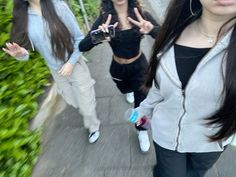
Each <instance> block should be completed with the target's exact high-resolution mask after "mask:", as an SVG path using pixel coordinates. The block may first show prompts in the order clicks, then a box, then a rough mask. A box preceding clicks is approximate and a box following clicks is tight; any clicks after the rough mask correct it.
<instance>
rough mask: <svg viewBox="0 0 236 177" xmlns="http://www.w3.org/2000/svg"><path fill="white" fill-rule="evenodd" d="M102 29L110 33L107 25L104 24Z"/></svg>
mask: <svg viewBox="0 0 236 177" xmlns="http://www.w3.org/2000/svg"><path fill="white" fill-rule="evenodd" d="M102 27H103V29H104V30H105V33H109V30H108V26H107V25H106V24H102Z"/></svg>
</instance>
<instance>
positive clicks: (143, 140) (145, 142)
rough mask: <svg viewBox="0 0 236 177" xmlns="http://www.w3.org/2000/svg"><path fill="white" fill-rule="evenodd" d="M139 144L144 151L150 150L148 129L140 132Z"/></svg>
mask: <svg viewBox="0 0 236 177" xmlns="http://www.w3.org/2000/svg"><path fill="white" fill-rule="evenodd" d="M138 140H139V146H140V149H141V151H142V152H148V150H149V148H150V142H149V137H148V132H147V131H146V130H143V131H139V132H138Z"/></svg>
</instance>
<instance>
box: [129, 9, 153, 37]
mask: <svg viewBox="0 0 236 177" xmlns="http://www.w3.org/2000/svg"><path fill="white" fill-rule="evenodd" d="M134 13H135V15H136V17H137V19H138V21H137V20H134V19H132V18H131V17H128V20H129V21H130V22H131V23H132V24H134V25H136V26H138V27H139V31H140V33H142V34H148V33H149V32H150V31H151V30H152V29H153V27H154V26H153V24H152V23H151V22H150V21H147V20H145V19H144V18H143V17H142V16H141V14H140V13H139V11H138V9H137V8H134Z"/></svg>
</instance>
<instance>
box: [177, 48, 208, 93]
mask: <svg viewBox="0 0 236 177" xmlns="http://www.w3.org/2000/svg"><path fill="white" fill-rule="evenodd" d="M209 50H210V48H192V47H187V46H182V45H178V44H175V45H174V51H175V63H176V68H177V72H178V76H179V79H180V81H181V82H182V89H185V87H186V85H187V83H188V81H189V79H190V77H191V75H192V74H193V72H194V70H195V69H196V67H197V65H198V63H199V62H200V61H201V59H202V58H203V57H204V55H206V53H207V52H208V51H209Z"/></svg>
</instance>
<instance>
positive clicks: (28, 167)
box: [0, 0, 99, 177]
mask: <svg viewBox="0 0 236 177" xmlns="http://www.w3.org/2000/svg"><path fill="white" fill-rule="evenodd" d="M12 2H13V1H9V0H0V47H1V48H2V47H3V46H4V45H5V43H6V42H7V41H9V31H10V27H11V23H10V20H11V13H12ZM68 2H69V5H70V7H71V8H72V10H73V12H74V13H75V15H76V16H77V18H78V21H79V22H80V26H81V27H82V29H85V26H84V25H83V18H82V15H81V10H80V7H79V5H78V4H79V3H78V1H77V0H68ZM84 3H85V8H86V10H87V12H88V16H89V19H90V20H91V21H93V20H92V19H94V18H96V16H97V13H98V9H97V7H98V4H99V0H84ZM1 48H0V177H29V176H30V175H31V173H32V168H33V165H34V164H35V163H36V161H37V157H38V154H39V152H40V135H41V134H40V133H41V132H40V130H36V131H30V130H29V121H30V120H31V118H33V117H34V116H35V114H36V113H37V110H38V103H37V98H38V96H39V95H41V94H42V93H43V92H44V88H45V86H46V85H48V82H49V76H50V73H49V70H48V68H47V67H46V66H45V64H44V61H43V60H42V58H41V57H40V56H39V54H37V53H33V54H32V55H31V56H30V60H29V61H27V62H19V61H16V60H15V59H13V58H11V57H9V56H7V55H5V53H4V52H3V51H2V50H1Z"/></svg>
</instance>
